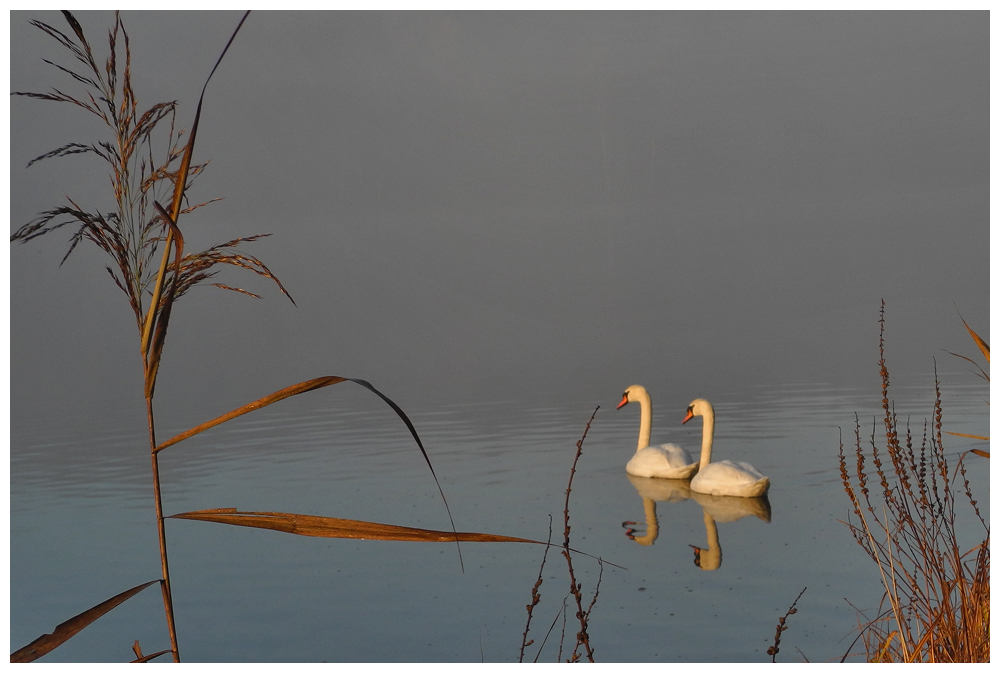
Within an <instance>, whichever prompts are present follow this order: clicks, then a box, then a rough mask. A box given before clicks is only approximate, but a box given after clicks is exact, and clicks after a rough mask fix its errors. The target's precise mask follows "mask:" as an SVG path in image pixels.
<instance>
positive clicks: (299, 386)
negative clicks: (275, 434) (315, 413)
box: [153, 376, 419, 453]
mask: <svg viewBox="0 0 1000 673" xmlns="http://www.w3.org/2000/svg"><path fill="white" fill-rule="evenodd" d="M352 380H354V379H346V378H344V377H342V376H321V377H320V378H316V379H310V380H308V381H303V382H302V383H296V384H295V385H291V386H288V387H287V388H282V389H281V390H279V391H277V392H274V393H271V394H270V395H267V396H266V397H262V398H260V399H259V400H254V401H253V402H251V403H250V404H245V405H243V406H242V407H240V408H239V409H233V410H232V411H230V412H229V413H228V414H223V415H222V416H219V417H218V418H213V419H212V420H210V421H206V422H204V423H202V424H201V425H198V426H196V427H193V428H191V429H190V430H186V431H185V432H182V433H181V434H179V435H177V436H175V437H171V438H170V439H168V440H167V441H165V442H163V443H162V444H160V445H159V446H157V447H156V448H155V449H154V450H153V453H159V452H160V451H162V450H163V449H165V448H167V447H168V446H173V445H174V444H177V443H178V442H182V441H184V440H185V439H188V438H189V437H194V436H195V435H197V434H200V433H202V432H204V431H205V430H208V429H210V428H214V427H215V426H217V425H221V424H223V423H225V422H226V421H230V420H232V419H234V418H237V417H239V416H242V415H243V414H248V413H250V412H251V411H256V410H257V409H262V408H264V407H266V406H268V405H271V404H274V403H275V402H280V401H281V400H283V399H286V398H289V397H292V396H293V395H298V394H300V393H307V392H309V391H310V390H317V389H319V388H325V387H326V386H332V385H334V384H337V383H340V382H341V381H352ZM417 441H418V442H419V440H417Z"/></svg>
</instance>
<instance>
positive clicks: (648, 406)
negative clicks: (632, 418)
mask: <svg viewBox="0 0 1000 673" xmlns="http://www.w3.org/2000/svg"><path fill="white" fill-rule="evenodd" d="M636 397H638V398H639V399H638V402H639V407H640V409H641V411H640V415H639V446H637V447H636V449H635V450H636V452H639V451H641V450H642V449H645V448H646V447H647V446H649V433H650V431H651V428H652V427H653V403H652V402H650V400H649V393H647V392H646V391H645V390H643V391H642V393H639V394H636Z"/></svg>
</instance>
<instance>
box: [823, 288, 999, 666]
mask: <svg viewBox="0 0 1000 673" xmlns="http://www.w3.org/2000/svg"><path fill="white" fill-rule="evenodd" d="M884 311H885V306H884V304H883V306H882V315H881V318H880V321H879V322H880V325H881V331H880V336H879V354H880V360H879V367H880V372H881V377H882V409H883V418H882V426H883V428H884V431H885V444H884V447H885V455H886V456H887V457H888V459H889V464H888V465H886V464H885V463H884V462H883V459H882V454H881V453H880V451H879V447H878V445H879V443H878V442H876V440H875V432H874V430H873V432H872V435H871V437H870V438H869V439H868V440H867V441H866V442H864V443H863V442H862V439H861V426H860V422H859V421H858V420H857V418H856V420H855V459H856V472H855V474H854V475H853V476H852V475H851V474H850V473H849V471H848V469H847V460H846V457H845V455H844V450H843V443H841V447H840V473H841V480H842V482H843V484H844V489H845V491H846V492H847V495H848V497H849V498H850V501H851V505H852V509H853V514H854V516H853V517H852V518H850V519H849V520H848V521H847V522H845V523H846V525H847V526H848V528H849V529H850V531H851V533H852V535H853V536H854V539H855V541H856V542H857V543H858V545H859V546H860V547H861V548H862V549H863V550H864V551H865V553H866V554H867V555H868V556H869V558H871V559H872V561H873V562H874V563H875V564H876V566H877V567H878V570H879V573H880V576H881V578H882V584H883V588H884V595H883V598H882V601H881V604H880V605H879V606H878V608H877V610H876V614H875V616H874V617H872V618H867V617H865V618H864V619H863V620H862V621H861V623H860V630H861V640H862V642H863V643H864V647H865V651H866V653H867V654H866V656H867V659H868V660H869V661H905V662H911V661H922V662H980V661H989V564H990V552H989V542H990V528H989V525H987V523H986V521H985V520H984V518H983V516H982V514H981V512H980V511H979V508H978V503H977V502H976V500H975V499H974V498H973V495H972V490H971V488H970V486H969V480H968V477H967V474H966V469H965V464H964V462H965V455H962V456H961V457H959V458H958V460H957V462H956V463H955V464H954V465H953V464H951V462H949V460H948V457H947V455H946V453H945V449H944V445H943V434H944V433H943V430H942V426H943V409H942V403H941V389H940V384H939V383H938V382H937V372H936V370H935V390H934V405H933V418H932V421H931V423H930V424H929V425H928V424H927V423H925V424H924V429H923V433H922V439H921V442H920V444H919V446H916V445H915V439H914V437H913V435H912V432H911V429H910V427H909V424H908V423H907V424H906V426H905V428H900V425H899V423H898V421H897V418H896V414H895V412H894V410H893V405H892V402H891V401H890V398H889V393H888V389H889V372H888V368H887V367H886V363H885V356H884V329H885V315H884ZM970 331H971V330H970ZM987 348H988V347H987ZM864 444H867V447H865V446H864ZM869 453H870V455H871V463H872V466H873V467H874V471H875V476H877V478H878V483H879V488H878V489H877V490H876V491H874V492H873V490H872V489H870V488H869V485H868V474H867V469H868V468H867V466H866V456H867V455H868V454H869ZM958 483H960V484H961V486H962V488H961V490H960V491H958V490H957V489H956V486H957V485H958ZM960 495H961V496H963V497H961V498H960V497H959V496H960ZM961 502H965V503H966V504H967V505H968V507H969V508H970V509H971V511H972V513H973V514H974V515H975V516H976V518H977V519H978V520H979V524H980V525H981V526H982V532H983V538H982V540H981V541H980V542H978V543H977V544H974V545H971V546H963V544H962V542H961V541H960V540H959V535H958V528H957V526H956V520H957V516H958V511H959V505H960V504H961ZM845 656H846V655H845Z"/></svg>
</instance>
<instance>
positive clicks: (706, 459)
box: [681, 398, 771, 498]
mask: <svg viewBox="0 0 1000 673" xmlns="http://www.w3.org/2000/svg"><path fill="white" fill-rule="evenodd" d="M695 416H701V417H702V418H703V419H704V423H705V425H704V427H703V428H702V431H701V463H700V465H699V467H698V474H696V475H695V476H694V479H692V480H691V490H692V491H695V492H696V493H708V494H710V495H735V496H739V497H742V498H753V497H756V496H759V495H764V494H765V493H767V489H768V487H770V485H771V481H770V480H769V479H768V478H767V477H765V476H764V475H763V474H761V473H760V470H758V469H757V468H756V467H754V466H753V465H751V464H750V463H734V462H732V461H731V460H721V461H719V462H717V463H713V462H711V461H712V438H713V436H714V435H715V409H713V408H712V403H711V402H709V401H708V400H703V399H700V398H699V399H697V400H694V401H693V402H691V405H690V406H689V407H688V410H687V416H685V417H684V420H683V421H681V423H687V422H688V421H690V420H691V419H692V418H694V417H695Z"/></svg>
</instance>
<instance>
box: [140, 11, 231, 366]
mask: <svg viewBox="0 0 1000 673" xmlns="http://www.w3.org/2000/svg"><path fill="white" fill-rule="evenodd" d="M249 15H250V12H249V11H247V12H246V13H245V14H243V18H242V19H240V22H239V23H238V24H237V25H236V30H234V31H233V34H232V35H231V36H230V37H229V42H227V43H226V46H225V48H224V49H223V50H222V53H221V54H219V59H218V60H217V61H216V62H215V65H214V66H213V67H212V72H210V73H208V77H207V78H206V79H205V84H204V85H203V86H202V87H201V95H200V96H199V97H198V107H197V109H196V110H195V113H194V123H193V124H192V125H191V134H190V135H189V136H188V141H187V144H186V145H185V146H184V156H183V157H182V159H181V166H180V168H179V169H178V171H177V178H176V180H175V184H174V198H173V201H172V202H171V204H170V219H171V220H173V221H174V222H176V221H177V218H178V217H180V214H181V203H182V202H183V199H184V190H185V189H186V188H187V178H188V172H189V171H190V167H191V155H192V153H193V152H194V142H195V139H196V137H197V136H198V124H199V122H200V121H201V106H202V104H203V103H204V102H205V91H206V90H207V89H208V83H209V82H210V81H211V80H212V75H214V74H215V71H216V70H217V69H218V67H219V64H220V63H222V59H223V58H224V57H225V55H226V52H227V51H229V47H230V45H232V44H233V40H235V39H236V34H237V33H238V32H240V28H242V27H243V22H244V21H246V20H247V17H248V16H249ZM172 237H173V231H172V230H171V231H170V232H168V233H167V240H166V245H165V249H164V251H163V259H162V261H161V262H160V272H159V273H158V274H157V276H156V284H155V285H154V286H153V299H152V301H151V302H150V303H149V312H148V313H147V314H146V320H145V323H144V325H143V331H142V341H141V343H142V352H143V354H145V353H146V352H147V351H148V349H149V343H150V339H151V338H152V333H153V325H154V323H155V322H156V314H157V312H158V311H159V305H160V295H161V293H162V292H163V284H164V282H165V280H166V274H167V260H168V254H169V250H170V244H171V239H172ZM175 277H176V276H175Z"/></svg>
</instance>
